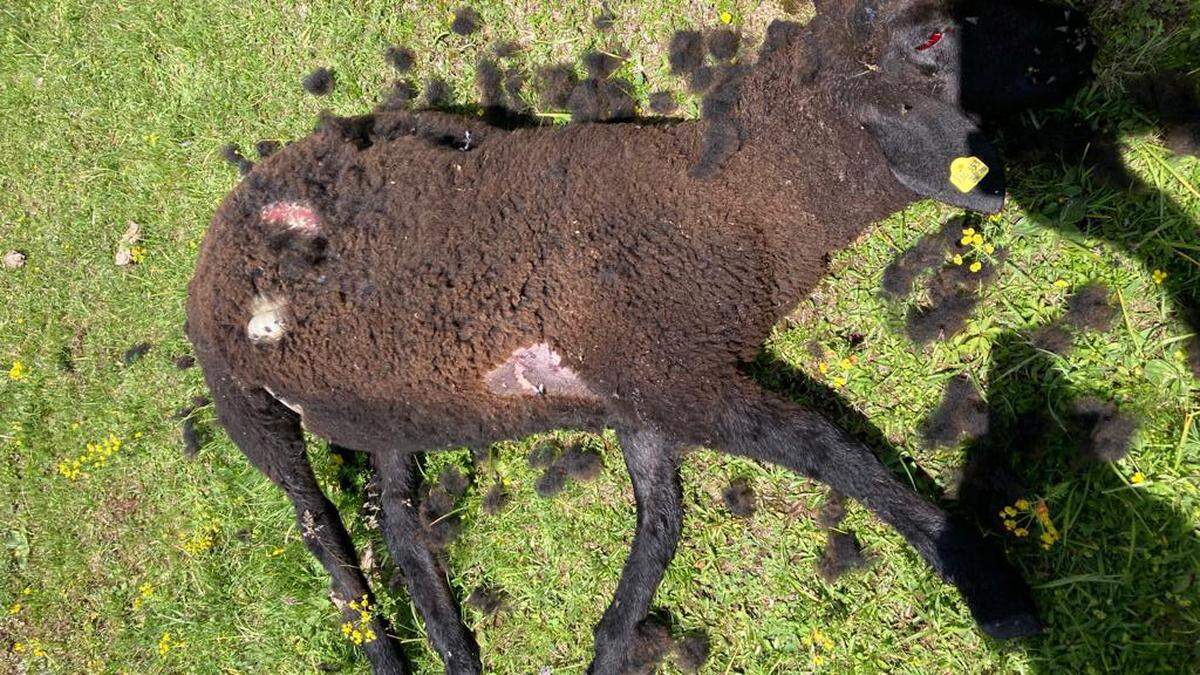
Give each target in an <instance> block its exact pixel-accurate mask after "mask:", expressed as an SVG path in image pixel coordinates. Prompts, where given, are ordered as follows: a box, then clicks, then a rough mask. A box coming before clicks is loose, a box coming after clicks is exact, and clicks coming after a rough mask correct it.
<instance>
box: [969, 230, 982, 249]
mask: <svg viewBox="0 0 1200 675" xmlns="http://www.w3.org/2000/svg"><path fill="white" fill-rule="evenodd" d="M971 243H972V244H975V245H976V246H982V245H983V235H982V234H979V233H978V232H976V233H975V234H974V235H972V236H971Z"/></svg>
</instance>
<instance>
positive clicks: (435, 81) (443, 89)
mask: <svg viewBox="0 0 1200 675" xmlns="http://www.w3.org/2000/svg"><path fill="white" fill-rule="evenodd" d="M450 100H451V93H450V85H449V84H448V83H447V82H446V81H445V80H443V79H442V78H440V77H434V78H431V79H430V80H429V81H428V82H426V83H425V104H426V105H428V106H429V107H431V108H441V107H445V106H447V105H449V104H450Z"/></svg>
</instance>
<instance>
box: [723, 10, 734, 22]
mask: <svg viewBox="0 0 1200 675" xmlns="http://www.w3.org/2000/svg"><path fill="white" fill-rule="evenodd" d="M721 23H723V24H731V23H733V15H732V14H730V13H729V12H721Z"/></svg>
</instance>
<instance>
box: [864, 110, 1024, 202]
mask: <svg viewBox="0 0 1200 675" xmlns="http://www.w3.org/2000/svg"><path fill="white" fill-rule="evenodd" d="M865 124H866V127H867V129H868V130H869V131H870V132H871V133H872V135H874V136H875V140H876V141H878V142H879V147H880V148H881V149H882V150H883V154H884V156H885V157H886V158H887V161H888V165H889V166H890V167H891V169H892V173H893V174H895V176H896V179H897V180H899V181H900V183H901V184H902V185H904V186H905V187H907V188H908V189H910V190H912V191H913V192H916V193H917V194H919V195H921V196H922V197H930V198H932V199H936V200H938V201H940V202H945V203H946V204H951V205H953V206H959V207H962V208H965V209H970V210H972V211H981V212H983V213H995V212H997V211H999V210H1000V209H1001V208H1002V207H1003V206H1004V166H1003V164H1002V163H1001V161H1000V155H999V153H997V152H996V149H995V148H993V147H992V144H991V143H989V142H988V141H987V140H986V139H984V137H983V132H981V131H980V130H979V128H978V127H976V126H975V124H974V123H973V122H971V120H969V119H967V117H966V116H965V115H964V114H963V113H962V112H961V111H959V110H958V109H957V108H955V107H954V106H952V105H950V104H948V103H943V102H941V101H937V100H935V99H931V98H926V99H922V100H920V101H919V102H918V103H916V104H915V105H896V106H895V107H894V108H891V107H889V109H886V110H885V109H883V108H881V107H878V106H868V108H867V115H866V120H865Z"/></svg>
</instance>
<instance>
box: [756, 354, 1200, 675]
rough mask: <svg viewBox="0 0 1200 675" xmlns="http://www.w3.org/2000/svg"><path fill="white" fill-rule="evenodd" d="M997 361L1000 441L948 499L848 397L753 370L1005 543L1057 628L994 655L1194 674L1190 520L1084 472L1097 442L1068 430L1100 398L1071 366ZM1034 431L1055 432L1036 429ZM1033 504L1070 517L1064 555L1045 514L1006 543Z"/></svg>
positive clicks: (1051, 665)
mask: <svg viewBox="0 0 1200 675" xmlns="http://www.w3.org/2000/svg"><path fill="white" fill-rule="evenodd" d="M993 354H994V357H995V358H994V361H993V366H992V372H991V374H990V377H989V379H988V382H989V389H988V392H987V395H986V398H987V400H988V401H989V404H990V408H991V413H990V428H991V433H990V434H989V436H988V437H986V438H985V439H983V440H980V441H978V442H976V443H974V444H972V445H971V446H970V447H968V449H967V453H966V457H967V460H966V466H964V467H963V472H962V474H963V476H964V480H963V481H962V482H961V483H960V484H959V485H958V486H957V490H949V491H947V493H943V491H942V490H941V488H940V487H939V486H938V485H937V484H936V483H935V481H934V480H933V479H932V478H931V477H930V476H929V475H928V474H926V473H925V472H924V471H922V470H921V469H920V467H918V466H916V465H915V464H914V463H913V462H912V460H911V459H909V458H907V457H905V456H904V455H903V453H901V452H900V451H899V450H898V449H897V448H896V447H895V446H893V445H892V444H890V443H889V442H888V441H887V439H886V438H885V436H884V434H883V433H882V432H881V431H880V430H879V429H878V428H876V427H875V426H874V425H872V424H871V422H870V421H869V420H868V419H867V418H866V417H865V416H863V415H862V414H861V413H859V412H857V411H856V410H854V409H853V408H852V407H851V406H850V405H849V404H848V403H847V402H846V401H845V400H844V399H842V398H841V396H840V395H839V394H837V392H835V391H833V390H832V389H830V388H829V387H827V386H825V385H824V384H822V383H820V382H818V381H815V380H813V379H811V378H809V377H808V376H806V375H805V374H804V373H802V372H800V371H798V370H797V369H795V368H794V367H793V366H792V365H791V364H788V363H785V362H783V361H780V360H775V359H773V358H771V357H769V356H763V357H762V358H760V360H759V361H758V362H757V363H755V364H754V366H753V368H752V369H751V370H752V373H753V375H754V376H755V378H756V379H757V380H758V381H759V382H760V383H762V384H763V385H764V386H766V387H767V388H769V389H772V390H774V391H776V392H778V393H780V394H783V395H786V396H788V397H790V398H792V399H794V400H796V401H798V402H800V403H802V404H804V405H806V406H809V407H811V408H813V409H816V410H819V411H820V412H822V413H823V414H825V415H827V416H829V417H830V418H831V419H833V420H835V421H837V423H838V424H839V425H840V426H842V427H843V428H845V429H847V430H848V431H849V432H850V433H851V434H853V435H854V436H855V437H857V438H859V439H860V440H862V441H863V442H865V443H867V444H868V445H870V446H871V447H872V448H873V449H875V450H876V451H877V453H878V454H879V455H880V457H881V458H882V459H883V461H884V462H885V463H886V464H887V465H888V466H889V467H890V468H891V469H892V470H893V471H894V472H896V473H897V475H901V476H904V475H908V476H909V477H910V478H911V480H912V483H913V484H914V485H915V486H916V489H917V491H918V492H920V493H922V494H923V495H925V496H926V497H928V498H930V499H933V500H934V501H937V502H940V503H942V504H943V506H945V507H946V508H948V509H949V510H951V511H953V512H956V513H958V514H960V515H962V516H964V517H966V518H968V519H970V520H973V521H975V522H976V523H978V524H979V526H980V527H981V528H982V529H983V530H984V531H985V532H986V533H987V535H988V536H989V537H995V538H1000V539H1002V540H1003V541H1004V544H1005V545H1006V547H1007V548H1008V550H1009V556H1010V559H1012V561H1013V562H1014V563H1016V564H1017V565H1018V566H1019V567H1020V568H1021V569H1022V570H1023V573H1024V576H1025V578H1026V579H1027V580H1028V581H1029V582H1030V584H1031V585H1032V586H1033V587H1034V589H1035V597H1036V599H1037V602H1038V605H1039V607H1040V608H1041V611H1042V614H1043V618H1044V619H1045V620H1046V623H1047V625H1048V629H1047V630H1046V632H1045V633H1044V634H1043V635H1042V636H1040V637H1037V638H1034V639H1028V640H1022V641H1017V642H1011V643H1001V642H990V643H989V645H990V647H991V648H994V649H998V650H1011V649H1020V650H1023V651H1025V652H1027V653H1028V654H1029V656H1030V658H1031V662H1032V663H1033V665H1034V666H1035V667H1036V668H1037V669H1038V671H1039V672H1046V673H1058V672H1063V671H1064V670H1065V669H1081V670H1083V671H1084V672H1090V671H1091V670H1092V669H1095V668H1100V669H1101V670H1103V671H1110V670H1113V669H1116V668H1119V669H1120V670H1121V671H1122V672H1149V671H1161V670H1164V669H1167V670H1169V669H1172V668H1175V667H1177V666H1178V665H1180V664H1183V663H1194V662H1195V659H1196V658H1197V657H1200V646H1198V645H1197V642H1196V639H1195V638H1196V631H1197V628H1198V627H1200V603H1196V602H1195V601H1194V600H1192V601H1191V602H1190V603H1189V601H1188V598H1194V596H1195V595H1196V591H1197V589H1198V588H1200V583H1198V580H1197V578H1196V577H1197V569H1196V564H1197V561H1200V538H1198V537H1197V536H1196V533H1195V530H1194V525H1193V523H1192V522H1191V519H1190V517H1189V515H1188V514H1186V513H1181V512H1179V511H1178V510H1176V509H1175V508H1173V507H1172V505H1171V504H1169V503H1166V502H1164V501H1162V500H1161V499H1159V498H1156V497H1154V496H1152V495H1151V494H1150V493H1149V492H1148V491H1146V490H1143V489H1139V488H1135V487H1131V486H1130V485H1129V484H1127V483H1126V482H1124V481H1123V480H1122V478H1121V477H1120V476H1118V475H1117V473H1116V472H1115V471H1114V470H1113V468H1112V466H1111V465H1109V464H1104V463H1095V462H1084V461H1082V460H1081V459H1080V457H1081V453H1082V451H1083V449H1082V448H1081V442H1082V441H1083V440H1084V439H1081V437H1080V434H1079V433H1078V431H1077V428H1076V427H1074V426H1072V425H1071V424H1070V423H1068V422H1067V420H1069V419H1070V416H1071V410H1072V406H1073V403H1074V402H1075V401H1078V400H1080V399H1082V398H1085V397H1087V396H1090V395H1092V394H1093V393H1094V392H1088V391H1079V390H1076V389H1074V388H1073V387H1072V385H1071V384H1070V383H1068V382H1067V380H1066V379H1065V378H1062V377H1060V376H1059V375H1058V372H1057V369H1056V364H1055V361H1056V360H1057V359H1058V358H1059V357H1057V356H1054V355H1052V354H1048V353H1046V352H1041V351H1038V350H1036V349H1034V348H1033V347H1031V346H1030V345H1029V343H1028V341H1027V339H1026V338H1025V337H1024V336H1021V335H1018V334H1016V333H1008V334H1006V335H1004V336H1003V337H1001V338H1000V340H999V341H998V342H997V343H996V344H995V345H994V346H993ZM1032 419H1040V420H1044V424H1043V425H1041V426H1039V427H1033V426H1030V420H1032ZM1056 419H1058V420H1064V422H1063V423H1061V424H1060V423H1058V422H1056V421H1055V420H1056ZM1021 497H1024V498H1026V499H1028V500H1029V501H1030V502H1031V503H1033V504H1034V505H1036V504H1037V502H1038V500H1039V499H1042V498H1045V499H1047V500H1048V501H1049V502H1050V503H1051V504H1052V505H1053V508H1054V509H1056V510H1057V512H1054V513H1050V514H1049V516H1050V518H1051V519H1052V521H1053V522H1054V523H1055V524H1056V527H1057V529H1058V531H1059V532H1061V534H1062V541H1061V542H1058V543H1055V544H1053V545H1052V546H1050V547H1049V548H1047V549H1044V548H1042V547H1041V546H1040V544H1039V535H1040V533H1041V531H1042V529H1041V526H1040V525H1039V524H1038V523H1037V522H1036V518H1035V517H1034V516H1033V515H1032V512H1031V511H1030V512H1027V513H1026V514H1024V515H1022V516H1020V517H1019V518H1018V520H1020V522H1021V524H1022V525H1024V526H1026V527H1027V529H1029V530H1030V534H1029V535H1027V536H1025V537H1023V538H1018V537H1016V536H1014V535H1013V534H1012V533H1010V532H1007V531H1006V528H1005V527H1004V525H1003V520H1004V518H1003V517H1001V516H1000V511H1001V509H1003V508H1004V507H1005V506H1007V505H1011V504H1013V503H1014V502H1015V501H1016V500H1017V499H1018V498H1021Z"/></svg>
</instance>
